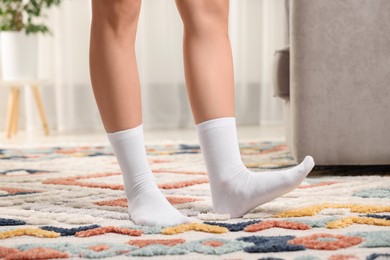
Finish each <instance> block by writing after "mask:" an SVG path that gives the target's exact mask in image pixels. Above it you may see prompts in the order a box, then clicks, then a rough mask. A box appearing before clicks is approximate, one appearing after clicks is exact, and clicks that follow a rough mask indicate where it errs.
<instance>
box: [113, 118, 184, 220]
mask: <svg viewBox="0 0 390 260" xmlns="http://www.w3.org/2000/svg"><path fill="white" fill-rule="evenodd" d="M107 136H108V139H109V141H110V143H111V146H112V148H113V150H114V153H115V156H116V158H117V160H118V163H119V166H120V169H121V171H122V176H123V181H124V186H125V192H126V197H127V200H128V210H129V214H130V217H131V219H132V220H133V221H134V222H135V223H136V224H140V225H148V226H156V225H157V226H173V225H178V224H182V223H186V222H188V218H187V217H185V216H183V215H182V214H181V213H180V212H179V211H178V210H177V209H175V208H174V207H173V206H172V205H171V204H170V203H169V202H168V200H167V199H166V198H165V196H164V195H163V194H162V193H161V191H160V190H159V188H158V187H157V184H156V182H155V180H154V176H153V173H152V171H151V169H150V166H149V163H148V161H147V156H146V150H145V145H144V135H143V125H142V124H141V125H139V126H137V127H135V128H131V129H128V130H124V131H119V132H115V133H108V134H107Z"/></svg>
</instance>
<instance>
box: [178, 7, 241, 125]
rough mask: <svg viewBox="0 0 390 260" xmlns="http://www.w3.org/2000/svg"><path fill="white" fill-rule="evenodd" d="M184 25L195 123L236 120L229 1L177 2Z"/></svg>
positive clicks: (190, 94)
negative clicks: (230, 118) (227, 118)
mask: <svg viewBox="0 0 390 260" xmlns="http://www.w3.org/2000/svg"><path fill="white" fill-rule="evenodd" d="M176 5H177V7H178V10H179V13H180V15H181V17H182V20H183V23H184V39H183V41H184V46H183V47H184V68H185V78H186V86H187V92H188V96H189V99H190V103H191V109H192V113H193V116H194V120H195V123H196V124H198V123H200V122H203V121H206V120H210V119H214V118H220V117H231V116H234V75H233V62H232V52H231V47H230V40H229V36H228V14H229V1H228V0H211V1H210V0H176Z"/></svg>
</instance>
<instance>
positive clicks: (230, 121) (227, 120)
mask: <svg viewBox="0 0 390 260" xmlns="http://www.w3.org/2000/svg"><path fill="white" fill-rule="evenodd" d="M235 125H236V118H235V117H221V118H216V119H211V120H207V121H204V122H201V123H199V124H197V125H196V128H197V129H198V131H205V130H208V129H211V128H217V127H224V126H235Z"/></svg>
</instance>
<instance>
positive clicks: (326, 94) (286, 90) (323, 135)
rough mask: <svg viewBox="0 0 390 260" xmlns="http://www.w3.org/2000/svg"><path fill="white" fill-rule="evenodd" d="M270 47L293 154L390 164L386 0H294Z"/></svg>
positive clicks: (326, 161)
mask: <svg viewBox="0 0 390 260" xmlns="http://www.w3.org/2000/svg"><path fill="white" fill-rule="evenodd" d="M289 36H290V47H288V48H286V49H283V50H279V51H277V52H276V53H275V63H274V66H275V67H274V83H275V84H274V86H275V91H274V93H275V96H278V97H281V98H283V99H284V100H285V106H286V125H287V143H288V146H289V149H290V150H291V152H292V154H293V156H294V159H295V160H296V161H297V162H298V161H301V160H302V159H303V158H304V157H305V155H307V154H310V155H312V156H313V157H314V160H315V162H316V164H317V165H384V164H389V165H390V0H291V1H290V35H289Z"/></svg>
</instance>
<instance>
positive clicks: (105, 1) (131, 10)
mask: <svg viewBox="0 0 390 260" xmlns="http://www.w3.org/2000/svg"><path fill="white" fill-rule="evenodd" d="M140 8H141V0H114V1H112V0H92V23H93V24H97V25H98V26H99V27H100V28H101V29H109V30H113V31H115V32H116V33H121V32H126V33H128V32H129V30H131V29H133V30H136V27H137V23H138V17H139V12H140Z"/></svg>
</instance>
